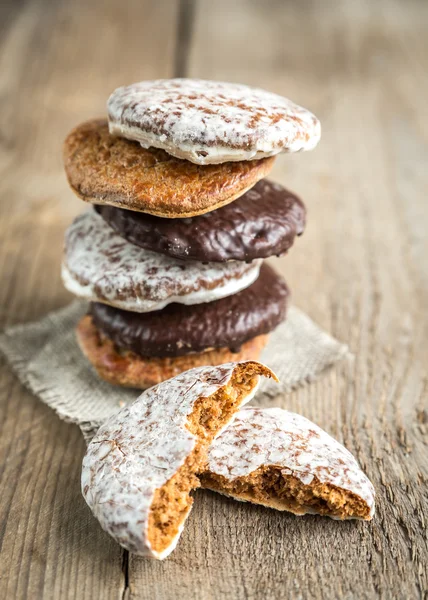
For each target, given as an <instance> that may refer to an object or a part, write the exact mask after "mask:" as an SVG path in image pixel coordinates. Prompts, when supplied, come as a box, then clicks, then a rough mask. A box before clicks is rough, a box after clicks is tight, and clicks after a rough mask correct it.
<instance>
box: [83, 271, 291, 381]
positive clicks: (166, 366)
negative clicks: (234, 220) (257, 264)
mask: <svg viewBox="0 0 428 600" xmlns="http://www.w3.org/2000/svg"><path fill="white" fill-rule="evenodd" d="M288 294H289V292H288V288H287V286H286V284H285V282H284V281H283V280H282V278H281V277H279V276H278V275H277V274H276V273H275V272H274V271H273V270H272V269H271V268H270V267H269V266H268V265H263V266H262V268H261V271H260V277H259V278H258V279H257V281H256V282H255V283H253V285H251V286H250V287H249V288H247V289H246V290H244V291H242V292H240V293H239V294H235V295H233V296H230V297H229V298H224V299H222V300H217V301H215V302H208V303H204V304H198V305H194V306H183V305H181V304H171V305H169V306H167V307H166V308H165V309H163V310H160V311H156V312H152V313H141V314H137V313H132V312H128V311H123V310H118V309H115V308H112V307H111V306H107V305H105V304H100V303H94V304H92V305H91V308H90V314H88V315H86V316H85V317H83V318H82V320H81V321H80V323H79V325H78V327H77V339H78V342H79V345H80V347H81V349H82V351H83V353H84V354H85V355H86V357H87V358H88V360H89V361H90V363H91V364H92V365H93V366H94V368H95V369H96V371H97V373H98V374H99V375H100V377H102V378H103V379H105V380H106V381H109V382H110V383H112V384H115V385H122V386H127V387H136V388H140V389H145V388H147V387H150V386H151V385H155V384H156V383H159V382H160V381H163V380H165V379H168V378H169V377H173V376H175V375H177V374H178V373H181V372H182V371H185V370H186V369H191V368H193V367H196V366H201V365H218V364H221V363H224V362H228V361H231V360H233V361H239V360H249V359H251V360H254V359H258V357H259V356H260V352H261V350H262V349H263V347H264V346H265V344H266V343H267V341H268V335H267V334H268V333H269V332H271V331H272V330H273V329H275V328H276V326H277V325H278V324H279V323H280V322H281V321H282V320H283V319H284V318H285V313H286V307H287V299H288Z"/></svg>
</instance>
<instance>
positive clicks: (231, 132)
mask: <svg viewBox="0 0 428 600" xmlns="http://www.w3.org/2000/svg"><path fill="white" fill-rule="evenodd" d="M108 117H109V128H110V133H112V134H114V135H117V136H121V137H125V138H128V139H131V140H135V141H138V142H140V143H141V145H142V146H143V147H144V148H149V147H150V146H153V147H155V148H162V149H163V150H166V151H167V152H168V153H169V154H172V155H173V156H176V157H178V158H184V159H187V160H189V161H191V162H194V163H196V164H200V165H208V164H215V163H224V162H228V161H242V160H255V159H259V158H263V157H266V156H274V155H275V154H278V153H279V152H299V151H301V150H312V149H313V148H314V147H315V146H316V145H317V143H318V141H319V139H320V137H321V126H320V122H319V120H318V119H317V118H316V117H315V115H313V114H312V113H311V112H309V111H308V110H306V109H305V108H302V107H301V106H298V105H297V104H295V103H294V102H292V101H291V100H288V99H287V98H283V97H282V96H278V95H277V94H272V93H270V92H266V91H264V90H261V89H259V88H253V87H249V86H246V85H240V84H236V83H222V82H219V81H204V80H201V79H159V80H156V81H142V82H140V83H134V84H131V85H128V86H127V87H121V88H118V89H117V90H115V91H114V92H113V93H112V95H111V96H110V98H109V101H108Z"/></svg>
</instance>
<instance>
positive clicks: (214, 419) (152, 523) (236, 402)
mask: <svg viewBox="0 0 428 600" xmlns="http://www.w3.org/2000/svg"><path fill="white" fill-rule="evenodd" d="M261 368H262V365H254V368H253V367H252V368H251V369H249V368H248V365H245V364H243V365H237V367H236V368H235V370H234V373H233V376H232V378H231V379H230V381H229V382H228V383H227V384H226V385H225V386H223V387H222V388H220V390H218V391H217V392H216V393H215V394H213V395H212V396H209V397H207V398H199V399H198V400H197V401H196V402H195V405H194V410H193V412H192V414H191V416H190V417H189V419H188V423H187V428H188V429H189V431H190V432H191V433H193V434H194V435H195V436H197V440H198V441H197V443H196V446H195V448H194V450H193V452H192V453H191V454H190V455H189V456H188V457H187V460H186V461H185V463H184V464H183V465H182V467H180V469H179V470H178V471H177V473H175V475H174V476H173V477H171V479H170V480H169V481H168V482H167V483H166V484H165V485H164V486H162V487H161V488H159V489H158V490H156V492H155V495H154V499H153V502H152V505H151V510H150V517H149V527H148V539H149V542H150V545H151V547H152V549H153V550H155V551H156V552H162V551H163V550H165V548H168V547H169V546H170V544H171V543H172V541H173V539H174V538H175V537H176V536H177V535H178V533H179V531H180V526H181V524H182V523H183V522H184V520H185V518H186V516H187V514H188V512H189V510H190V508H191V506H192V503H193V499H192V497H191V496H190V492H191V491H192V490H194V489H196V488H197V487H199V485H200V483H199V479H198V477H197V473H198V472H200V471H201V470H202V469H203V468H204V467H205V466H206V460H207V450H208V447H209V444H210V443H211V441H212V440H213V438H214V437H215V435H216V434H217V433H218V432H219V431H220V430H221V429H222V428H223V427H224V426H225V425H226V423H227V422H228V421H229V420H230V418H231V416H232V415H233V414H234V413H235V412H236V411H237V409H238V407H239V406H240V404H241V403H242V401H243V398H245V397H247V396H248V395H250V394H251V393H252V392H253V391H254V390H255V388H256V386H257V383H258V379H259V378H258V373H264V374H265V375H267V376H271V373H270V371H269V370H268V369H265V370H262V369H261Z"/></svg>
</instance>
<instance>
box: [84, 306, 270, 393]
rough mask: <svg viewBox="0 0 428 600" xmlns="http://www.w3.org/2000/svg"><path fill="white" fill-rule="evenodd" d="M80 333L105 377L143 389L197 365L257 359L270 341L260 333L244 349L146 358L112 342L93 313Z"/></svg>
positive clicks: (113, 381) (99, 372)
mask: <svg viewBox="0 0 428 600" xmlns="http://www.w3.org/2000/svg"><path fill="white" fill-rule="evenodd" d="M76 335H77V341H78V343H79V346H80V348H81V350H82V352H83V354H84V355H85V356H86V358H87V359H88V360H89V362H90V363H91V364H92V366H93V367H94V368H95V370H96V371H97V373H98V375H99V376H100V377H101V378H102V379H104V380H105V381H108V382H109V383H112V384H113V385H121V386H124V387H132V388H138V389H142V390H144V389H146V388H149V387H151V386H152V385H156V384H157V383H160V382H161V381H165V380H166V379H170V378H171V377H175V376H176V375H178V374H179V373H182V372H183V371H187V370H188V369H193V368H194V367H201V366H205V365H221V364H223V363H227V362H230V361H233V362H238V361H242V360H257V359H258V358H259V355H260V352H261V351H262V350H263V348H264V347H265V345H266V343H267V341H268V336H267V335H259V336H257V337H255V338H253V339H251V340H249V341H248V342H246V343H245V344H243V345H242V347H241V350H240V352H231V351H230V350H229V348H219V349H215V350H208V351H206V352H200V353H195V354H187V355H185V356H178V357H176V358H144V357H141V356H138V355H137V354H135V353H133V352H129V351H121V350H119V349H117V348H116V347H115V345H114V344H113V342H112V341H110V340H109V339H107V338H106V337H105V336H102V335H100V333H99V331H98V329H97V328H96V326H95V325H94V323H93V321H92V317H91V316H90V315H86V316H84V317H83V318H82V319H81V320H80V322H79V323H78V325H77V329H76Z"/></svg>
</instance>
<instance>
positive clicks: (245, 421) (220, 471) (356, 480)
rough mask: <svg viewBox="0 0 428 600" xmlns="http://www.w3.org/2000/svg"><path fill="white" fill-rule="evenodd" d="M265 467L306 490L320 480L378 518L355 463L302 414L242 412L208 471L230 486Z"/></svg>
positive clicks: (214, 450) (214, 451)
mask: <svg viewBox="0 0 428 600" xmlns="http://www.w3.org/2000/svg"><path fill="white" fill-rule="evenodd" d="M262 466H277V467H279V468H281V470H282V471H283V472H284V473H285V474H289V475H293V476H295V477H297V478H298V479H299V480H300V481H301V482H302V483H303V484H306V485H309V484H311V483H312V481H313V480H314V478H315V477H316V478H317V479H318V480H319V481H320V482H321V483H327V484H330V485H333V486H336V487H337V488H340V489H343V490H347V491H349V492H352V493H353V494H355V495H356V496H359V497H360V498H361V499H362V500H363V501H364V502H365V503H366V504H367V506H368V507H369V508H370V517H371V516H373V514H374V508H375V492H374V488H373V485H372V483H371V482H370V480H369V479H368V478H367V476H366V475H365V474H364V473H363V471H362V470H361V468H360V467H359V465H358V463H357V461H356V460H355V458H354V457H353V456H352V454H351V453H350V452H349V451H348V450H347V449H346V448H345V447H344V446H342V444H339V442H338V441H336V440H335V439H334V438H332V437H331V436H330V435H328V433H326V432H325V431H324V430H322V429H321V428H320V427H318V426H317V425H315V424H314V423H312V422H311V421H309V420H308V419H306V418H305V417H302V416H301V415H298V414H295V413H291V412H289V411H287V410H283V409H281V408H253V407H248V408H244V409H242V410H241V411H239V413H237V415H236V417H235V419H234V420H233V422H232V423H231V424H230V425H229V427H228V428H227V429H225V430H224V431H223V433H222V434H221V435H220V436H219V437H218V438H217V439H216V440H214V442H213V444H212V445H211V446H210V449H209V460H208V471H209V472H211V473H214V474H216V475H222V476H223V477H225V478H226V479H227V480H229V481H233V480H234V479H236V478H238V477H246V476H248V475H250V474H251V473H253V472H254V471H256V470H257V469H258V468H260V467H262ZM307 512H310V511H307Z"/></svg>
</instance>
